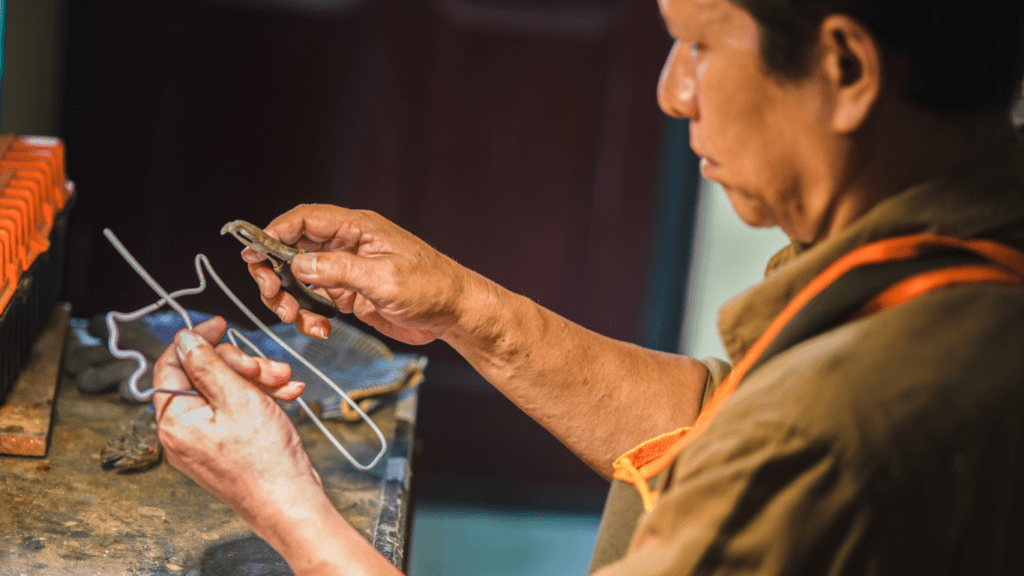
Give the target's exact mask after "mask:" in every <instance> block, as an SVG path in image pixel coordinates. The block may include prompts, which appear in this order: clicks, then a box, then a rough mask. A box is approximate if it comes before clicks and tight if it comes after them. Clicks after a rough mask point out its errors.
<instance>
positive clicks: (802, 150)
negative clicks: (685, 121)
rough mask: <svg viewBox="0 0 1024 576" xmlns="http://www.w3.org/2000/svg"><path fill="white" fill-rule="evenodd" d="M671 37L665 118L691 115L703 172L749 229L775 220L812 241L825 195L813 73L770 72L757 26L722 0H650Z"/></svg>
mask: <svg viewBox="0 0 1024 576" xmlns="http://www.w3.org/2000/svg"><path fill="white" fill-rule="evenodd" d="M659 6H660V8H661V12H662V15H663V16H664V18H665V22H666V24H667V27H668V30H669V33H670V34H671V35H672V37H673V38H674V39H675V44H674V46H673V47H672V52H671V53H670V54H669V57H668V60H667V61H666V62H665V68H664V70H663V71H662V77H661V82H660V84H659V86H658V102H659V104H660V106H661V108H662V110H664V111H665V113H666V114H669V115H670V116H674V117H679V118H689V119H690V146H691V147H692V148H693V150H694V152H695V153H696V154H697V155H698V156H700V158H701V172H702V174H703V175H704V176H705V177H707V178H709V179H711V180H715V181H717V182H719V183H721V184H722V186H723V187H724V189H725V191H726V193H727V194H728V196H729V200H730V201H731V202H732V205H733V208H734V209H735V210H736V212H737V213H738V214H739V216H740V217H741V218H742V219H743V220H744V221H745V222H747V223H748V224H750V225H752V226H772V225H778V226H780V227H781V228H782V229H783V230H784V231H785V232H786V233H787V234H789V235H790V236H793V237H796V238H799V239H802V240H811V239H813V238H814V237H815V236H816V235H817V234H818V232H819V230H818V226H820V225H821V223H820V222H815V221H813V220H814V219H815V217H812V216H809V215H808V214H820V213H821V210H820V207H821V206H822V205H823V203H827V202H829V201H830V199H829V194H830V189H831V188H830V187H833V186H834V179H833V175H830V174H829V168H828V165H829V163H828V162H827V161H826V160H827V159H826V158H823V157H822V154H823V150H826V149H829V147H828V146H822V145H821V144H823V141H822V138H823V137H824V136H825V134H826V132H827V127H828V125H829V119H828V113H827V110H826V109H827V106H826V105H825V104H827V102H825V100H826V99H827V95H826V92H824V91H823V90H822V89H821V88H822V87H821V85H820V84H821V83H820V82H818V81H816V80H817V79H816V78H815V75H814V73H813V72H812V74H811V76H810V77H809V78H808V79H806V80H801V81H799V82H794V81H783V80H780V79H778V78H776V77H773V76H770V75H769V74H768V72H767V71H766V69H765V65H764V63H763V60H762V58H761V53H760V45H759V35H758V29H757V24H756V22H755V21H754V20H753V18H752V17H751V16H750V14H749V13H747V12H746V11H744V10H743V9H741V8H739V7H737V6H735V5H733V4H731V3H729V2H728V1H726V0H659Z"/></svg>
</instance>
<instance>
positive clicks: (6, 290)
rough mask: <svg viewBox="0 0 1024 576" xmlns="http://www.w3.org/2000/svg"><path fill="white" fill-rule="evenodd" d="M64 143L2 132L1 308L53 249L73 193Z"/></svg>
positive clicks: (0, 308) (8, 302)
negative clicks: (66, 171)
mask: <svg viewBox="0 0 1024 576" xmlns="http://www.w3.org/2000/svg"><path fill="white" fill-rule="evenodd" d="M72 191H73V188H72V185H71V183H70V182H68V181H67V180H66V179H65V177H64V143H63V142H61V141H60V140H59V139H57V138H47V137H40V136H21V137H17V136H13V135H4V136H0V313H3V312H4V311H5V310H6V309H7V305H8V304H10V302H11V299H12V298H13V297H14V293H15V291H16V290H17V288H18V281H19V280H20V279H21V277H22V275H23V274H25V273H26V272H27V271H28V270H29V268H30V267H31V266H32V264H33V263H35V261H36V259H37V258H38V257H39V255H40V254H42V253H44V252H46V251H47V250H48V249H49V248H50V241H49V237H50V232H51V231H52V229H53V223H54V218H55V217H56V215H57V214H58V213H60V211H61V210H62V209H63V208H64V206H65V204H66V203H67V201H68V200H69V199H70V198H71V194H72Z"/></svg>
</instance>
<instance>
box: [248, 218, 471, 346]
mask: <svg viewBox="0 0 1024 576" xmlns="http://www.w3.org/2000/svg"><path fill="white" fill-rule="evenodd" d="M266 232H267V234H269V235H270V236H272V237H274V238H277V239H278V240H280V241H282V242H284V243H286V244H291V245H293V246H296V247H298V248H302V249H304V250H306V251H307V253H306V254H300V255H299V256H297V257H295V259H294V261H293V262H292V264H291V267H292V273H294V274H295V277H296V278H297V279H298V280H300V281H302V282H305V283H306V284H312V285H313V286H314V287H316V289H317V292H319V293H321V294H323V295H325V296H327V297H328V298H330V299H331V300H332V301H333V302H334V303H335V304H336V305H337V306H338V309H339V310H341V311H342V312H345V313H354V314H355V315H356V317H358V318H359V319H360V320H362V321H364V322H366V323H367V324H369V325H371V326H373V327H374V328H376V329H377V330H379V331H380V332H381V333H383V334H384V335H386V336H389V337H391V338H394V339H396V340H400V341H402V342H406V343H409V344H425V343H427V342H430V341H431V340H434V339H436V338H439V337H441V336H443V335H444V334H445V332H446V331H448V330H449V329H451V328H452V327H453V326H455V325H456V324H457V323H458V322H459V321H460V316H461V315H462V314H464V313H465V311H464V310H463V307H464V306H463V304H464V302H466V301H467V300H468V299H471V298H472V296H471V294H473V293H484V294H486V291H487V290H486V281H485V280H484V279H483V278H482V277H480V276H478V275H476V274H474V273H472V272H470V271H469V270H467V269H466V268H464V267H462V266H460V265H458V264H457V263H455V262H454V261H453V260H451V259H450V258H448V257H447V256H444V255H443V254H441V253H440V252H438V251H437V250H434V249H433V248H431V247H430V246H429V245H427V244H426V243H425V242H423V241H422V240H420V239H419V238H417V237H415V236H413V235H412V234H410V233H409V232H406V231H405V230H403V229H402V228H400V227H398V226H396V225H395V224H393V223H391V222H389V221H388V220H386V219H384V218H383V217H381V216H380V215H378V214H376V213H373V212H367V211H361V210H348V209H345V208H339V207H337V206H329V205H322V204H321V205H318V204H303V205H300V206H298V207H296V208H294V209H292V210H290V211H288V212H286V213H285V214H283V215H281V216H279V217H278V218H276V219H274V221H273V222H271V223H270V225H269V226H267V228H266ZM242 257H243V259H245V260H246V262H248V263H249V272H250V273H251V274H252V276H253V278H254V279H255V280H256V282H257V284H259V286H260V295H261V297H262V298H263V302H264V303H265V304H266V305H267V307H269V308H270V309H271V310H273V311H274V312H275V313H276V314H277V315H278V316H279V317H280V318H281V320H282V321H284V322H295V325H296V327H297V328H298V330H299V331H300V332H302V333H303V334H306V335H308V336H313V337H320V338H325V337H326V336H327V335H328V334H329V333H330V322H329V321H328V320H327V319H326V318H324V317H322V316H319V315H317V314H314V313H312V312H310V311H308V310H304V309H301V308H299V305H298V303H297V302H296V301H295V298H293V297H292V296H291V295H290V294H288V293H286V292H284V291H282V290H281V289H280V287H281V281H280V279H279V278H278V277H277V276H276V275H275V274H274V273H273V271H272V270H271V269H270V268H269V267H268V266H267V265H266V263H264V262H262V260H263V257H262V256H261V255H259V254H257V253H256V252H253V251H252V250H250V249H248V248H247V249H246V250H244V251H243V252H242Z"/></svg>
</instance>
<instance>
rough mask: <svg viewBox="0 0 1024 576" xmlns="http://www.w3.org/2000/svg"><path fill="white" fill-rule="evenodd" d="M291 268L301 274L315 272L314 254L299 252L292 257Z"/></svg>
mask: <svg viewBox="0 0 1024 576" xmlns="http://www.w3.org/2000/svg"><path fill="white" fill-rule="evenodd" d="M292 270H293V271H295V272H300V273H302V274H316V254H308V253H307V254H299V255H298V256H296V257H295V258H293V259H292Z"/></svg>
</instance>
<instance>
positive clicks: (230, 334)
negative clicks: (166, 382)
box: [103, 228, 388, 471]
mask: <svg viewBox="0 0 1024 576" xmlns="http://www.w3.org/2000/svg"><path fill="white" fill-rule="evenodd" d="M103 235H104V236H106V237H107V240H109V241H110V243H111V244H112V245H113V246H114V248H115V249H116V250H117V252H118V253H119V254H120V255H121V257H122V258H124V259H125V261H126V262H128V265H129V266H131V267H132V269H133V270H135V272H136V273H137V274H138V275H139V276H140V277H142V279H143V280H145V281H146V284H149V287H150V288H152V289H153V291H154V292H156V293H157V294H158V295H159V296H160V300H157V301H156V302H154V303H153V304H150V305H148V306H145V307H143V308H140V309H138V310H136V311H134V312H110V313H108V314H107V328H108V329H109V330H110V336H109V339H108V341H107V347H108V348H109V349H110V353H111V354H113V355H114V356H115V357H117V358H121V359H133V360H135V361H136V362H137V363H138V367H137V368H136V369H135V372H133V373H132V375H131V378H130V379H129V382H128V388H129V390H130V391H131V394H132V396H134V397H135V398H138V399H139V400H143V401H145V400H149V399H151V398H152V397H153V395H154V394H156V393H157V392H165V393H168V394H182V395H190V396H199V392H197V391H195V390H172V389H168V388H157V387H155V386H154V387H152V388H150V389H148V390H145V391H143V390H139V378H141V377H142V375H143V374H144V373H145V372H146V369H147V368H148V365H149V364H148V362H147V360H146V357H145V356H143V355H142V354H141V353H139V352H138V351H135V350H122V349H120V348H119V347H118V345H117V341H118V338H119V333H118V329H117V323H118V322H131V321H133V320H138V319H139V318H142V317H143V316H145V315H147V314H149V313H151V312H154V311H156V310H158V309H159V308H161V307H163V306H164V305H168V306H170V307H171V308H173V309H174V311H175V312H177V313H178V314H179V315H180V316H181V319H182V320H183V321H184V322H185V325H186V326H188V328H189V329H190V330H191V329H192V319H191V318H190V317H189V315H188V312H186V311H185V308H184V307H182V306H181V304H179V303H178V302H177V299H178V298H181V297H182V296H191V295H194V294H199V293H201V292H203V291H204V290H206V275H205V274H204V273H203V268H206V272H207V273H209V275H210V278H212V279H213V281H214V283H216V284H217V286H218V287H219V288H220V289H221V291H222V292H224V294H225V295H226V296H227V297H228V298H229V299H230V300H231V302H232V303H233V304H234V305H235V306H236V307H238V309H239V310H241V311H242V312H243V313H244V314H245V315H246V316H247V317H248V318H249V320H252V322H253V323H254V324H255V325H256V326H257V327H258V328H259V329H260V330H261V331H262V332H263V333H264V334H266V335H267V336H269V337H270V339H271V340H273V341H274V342H276V343H277V345H278V346H280V347H281V348H283V349H284V350H285V351H286V352H288V354H290V355H291V356H292V357H293V358H295V359H296V360H297V361H298V362H299V363H301V364H302V365H303V366H305V367H306V368H308V369H309V371H310V372H312V373H313V374H316V376H317V377H319V378H320V379H321V380H323V382H324V383H325V384H327V385H328V386H330V387H331V389H333V390H334V391H335V392H337V393H338V394H339V395H340V396H341V398H342V399H344V400H345V402H346V403H348V405H349V406H351V407H352V409H353V410H355V411H356V413H357V414H359V417H360V418H362V419H363V421H365V422H366V423H367V424H368V425H369V426H370V429H371V430H373V433H374V434H375V435H376V436H377V439H378V440H379V441H380V452H378V453H377V455H376V456H375V457H374V458H373V459H372V460H371V461H370V463H369V464H363V463H361V462H359V461H358V460H356V459H355V457H354V456H352V454H351V453H349V451H348V450H346V449H345V447H344V446H342V445H341V443H340V442H339V441H338V439H337V438H335V437H334V435H333V434H331V432H330V430H328V429H327V427H326V426H325V425H324V423H323V422H322V421H321V420H320V419H319V418H318V417H317V416H316V414H314V413H313V410H312V409H311V408H310V407H309V405H308V404H307V403H306V402H305V401H304V400H303V399H302V397H301V396H300V397H299V398H297V399H296V400H295V402H296V403H297V404H298V405H299V407H300V408H301V409H302V411H303V412H305V414H306V416H308V417H309V419H310V420H311V421H312V422H313V424H314V425H316V427H317V428H318V429H319V430H320V432H322V433H323V434H324V436H326V437H327V439H328V440H329V441H330V442H331V444H332V445H333V446H334V447H335V448H336V449H337V450H338V452H340V453H341V455H342V456H344V457H345V459H346V460H348V461H349V462H350V463H351V464H352V465H353V466H355V467H356V468H357V469H359V470H364V471H365V470H369V469H371V468H373V467H374V466H375V465H376V464H377V462H379V461H380V459H381V458H382V457H383V456H384V454H385V453H386V452H387V447H388V445H387V440H386V439H385V438H384V434H383V433H382V432H381V431H380V428H379V427H378V426H377V424H376V423H375V422H374V421H373V420H372V419H371V418H370V417H369V416H367V415H366V413H365V412H364V411H363V410H362V409H361V408H360V407H359V404H357V403H356V402H355V401H353V400H352V399H351V398H350V397H349V395H348V394H346V393H345V391H344V390H342V389H341V387H340V386H338V385H337V384H336V383H335V382H334V381H333V380H331V379H330V378H329V377H328V376H327V375H326V374H324V373H323V372H322V371H321V370H320V369H319V368H317V367H316V366H314V365H313V364H312V363H311V362H309V361H308V360H306V358H304V357H303V356H302V355H301V354H299V353H298V352H296V351H295V350H294V349H292V347H290V346H289V345H288V344H286V343H285V342H284V341H283V340H282V339H281V338H280V337H279V336H278V335H277V334H275V333H274V332H273V331H271V330H270V328H268V327H267V325H266V324H264V323H263V322H261V321H260V320H259V318H257V317H256V315H255V314H253V313H252V311H251V310H249V308H247V307H246V306H245V304H243V303H242V301H241V300H239V299H238V297H237V296H235V293H234V292H232V291H231V289H230V288H228V287H227V285H226V284H225V283H224V281H223V280H221V278H220V276H218V275H217V273H216V272H215V271H214V270H213V266H212V265H211V264H210V260H209V259H208V258H207V257H206V256H205V255H204V254H197V255H196V259H195V267H196V275H197V276H198V277H199V286H197V287H195V288H183V289H181V290H178V291H176V292H172V293H168V292H167V291H166V290H164V288H163V287H162V286H160V284H159V283H157V281H156V280H154V279H153V277H152V276H151V275H150V274H149V272H147V271H146V269H145V268H143V267H142V265H141V264H139V261H138V260H136V259H135V257H134V256H132V254H131V253H130V252H129V251H128V249H127V248H125V247H124V244H122V243H121V241H120V240H118V239H117V236H115V235H114V233H113V232H111V231H110V229H109V228H107V229H104V230H103ZM227 338H228V340H229V341H230V342H231V344H232V345H234V346H236V347H238V348H241V347H240V346H239V345H238V343H239V341H241V342H243V343H245V345H246V346H247V347H248V348H249V349H250V350H252V351H253V352H254V353H255V354H257V355H259V356H260V357H261V358H266V357H267V356H266V354H264V353H263V351H261V350H260V349H259V348H258V347H256V345H255V344H253V343H252V342H251V341H250V340H249V339H248V338H246V336H245V335H244V334H242V333H241V332H239V331H238V330H236V329H235V328H229V329H228V331H227Z"/></svg>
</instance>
